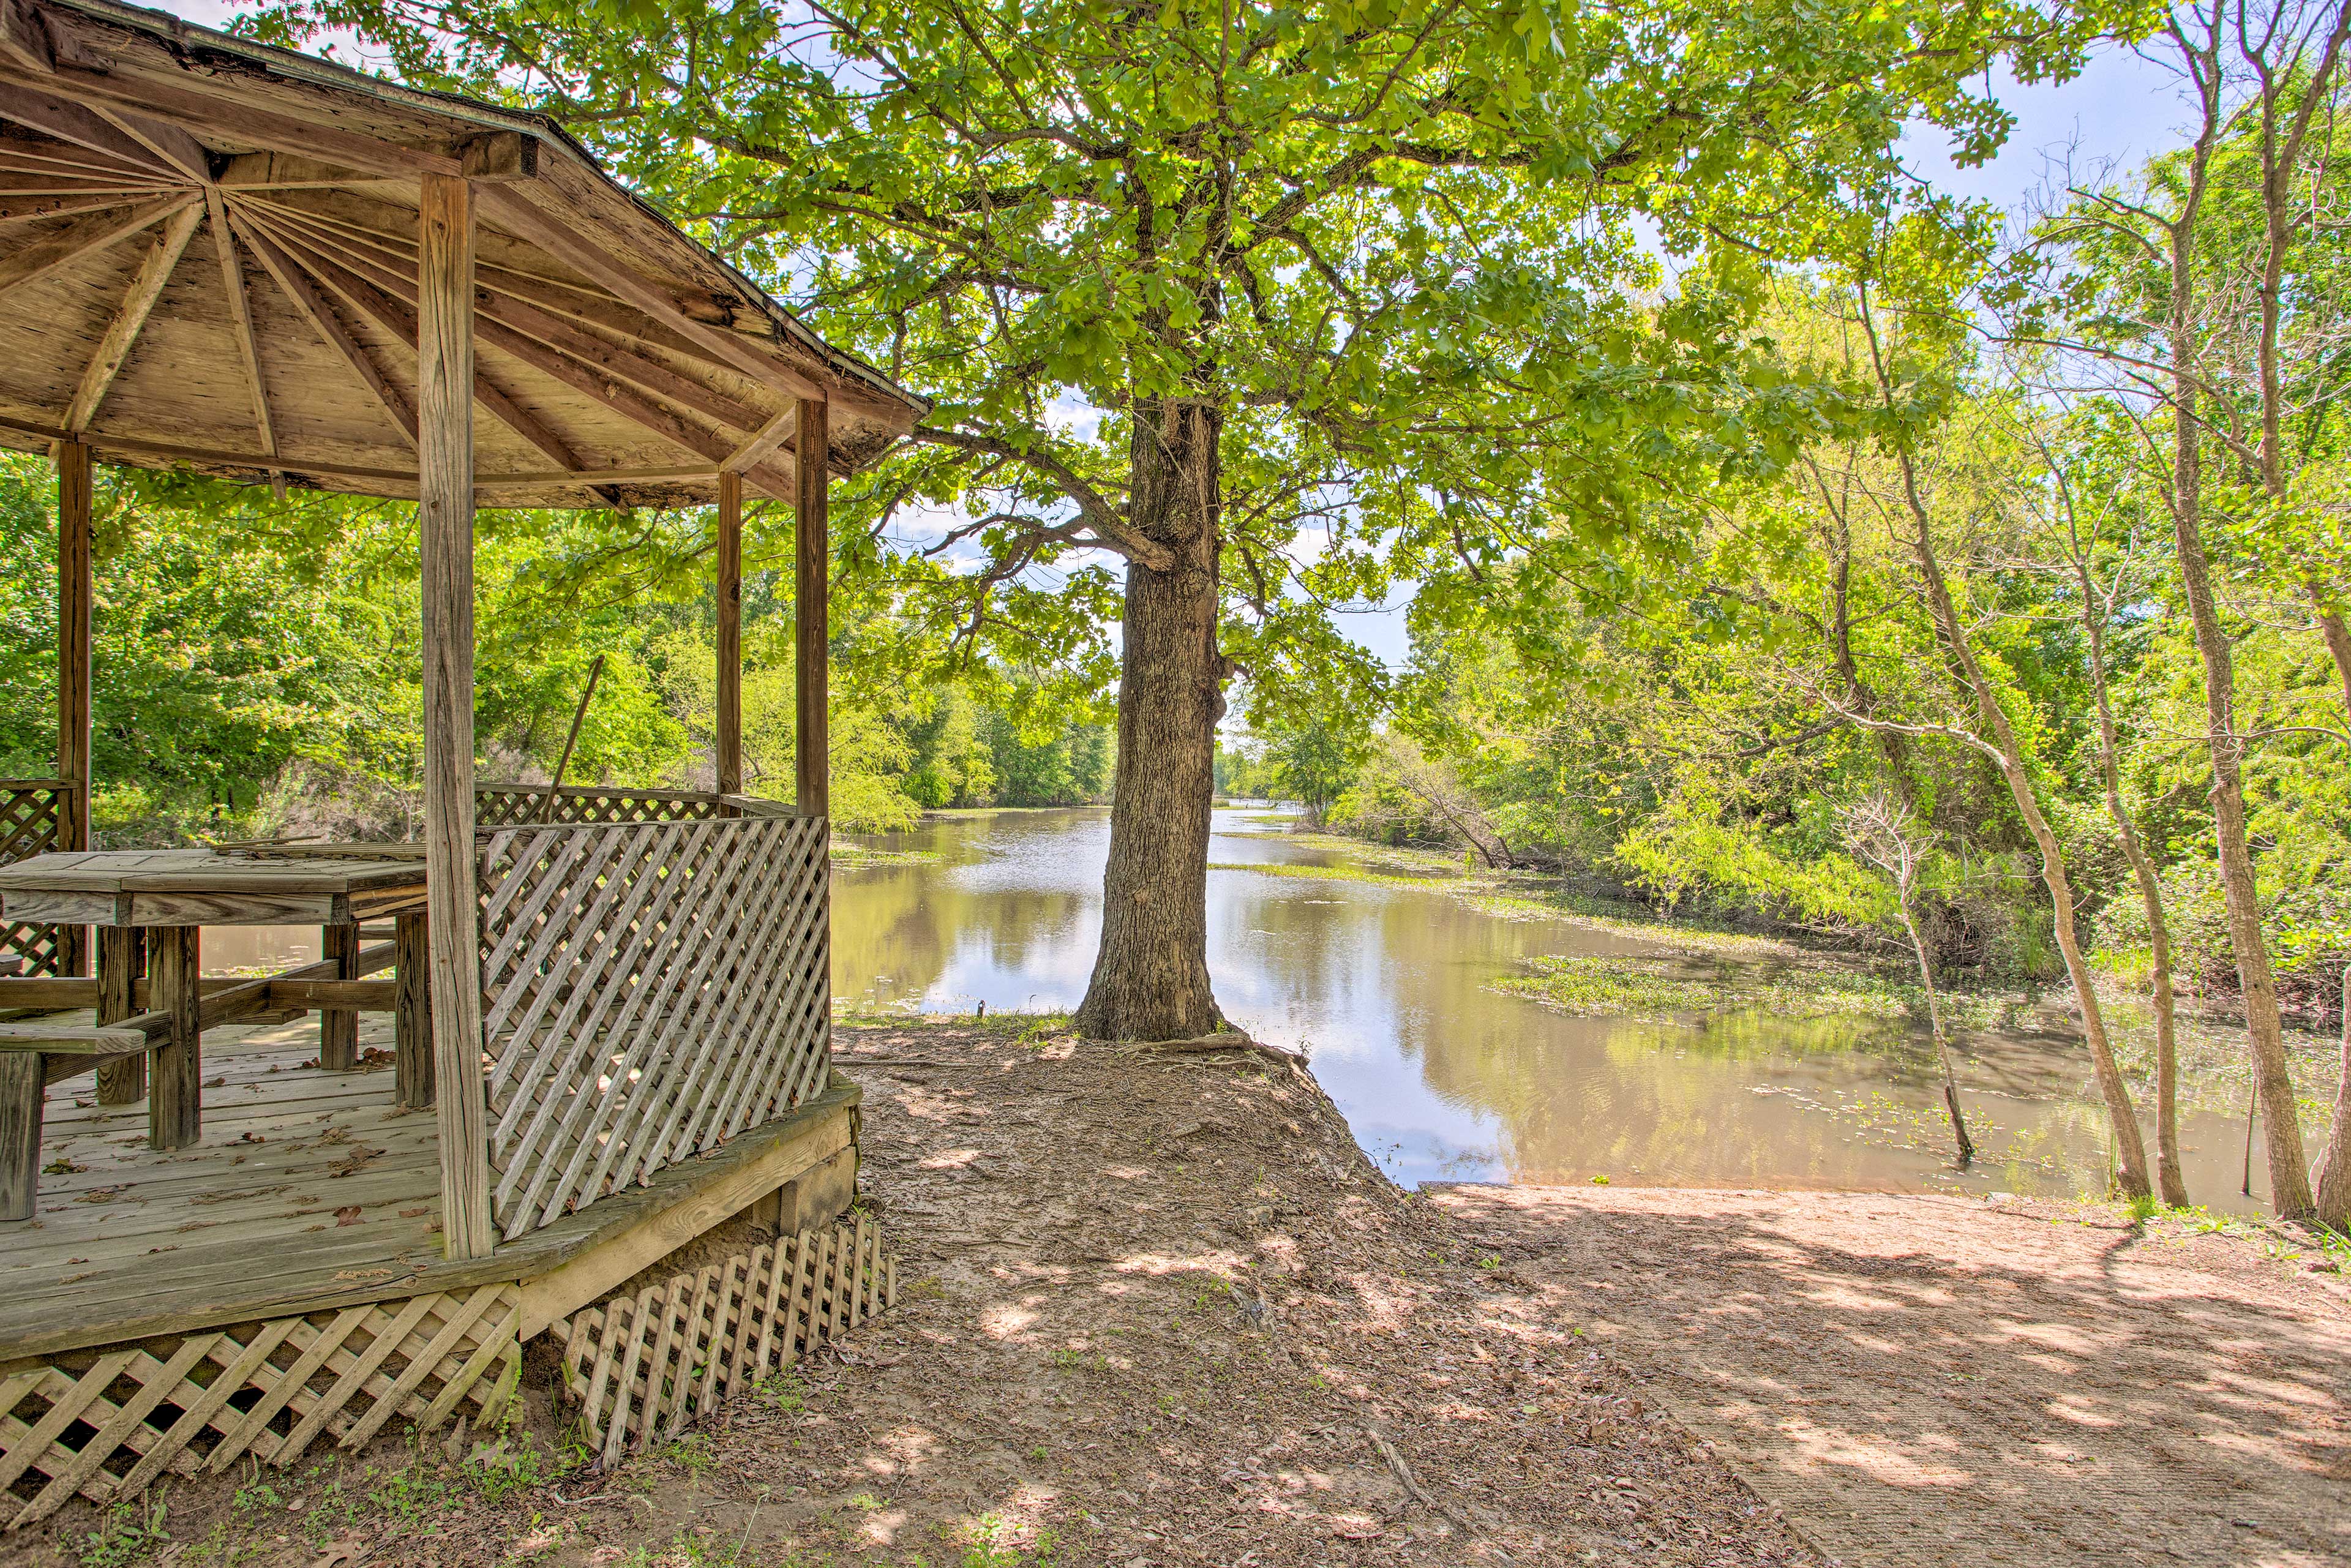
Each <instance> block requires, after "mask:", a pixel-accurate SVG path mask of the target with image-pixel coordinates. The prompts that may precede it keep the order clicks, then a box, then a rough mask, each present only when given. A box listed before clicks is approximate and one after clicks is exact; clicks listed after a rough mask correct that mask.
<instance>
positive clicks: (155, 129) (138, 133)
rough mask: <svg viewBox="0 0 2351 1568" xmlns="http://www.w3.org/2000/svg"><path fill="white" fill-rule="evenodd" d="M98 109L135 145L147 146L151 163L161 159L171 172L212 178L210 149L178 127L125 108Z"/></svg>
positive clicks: (191, 178) (189, 177) (190, 176)
mask: <svg viewBox="0 0 2351 1568" xmlns="http://www.w3.org/2000/svg"><path fill="white" fill-rule="evenodd" d="M97 112H98V113H99V114H100V115H103V116H104V117H105V118H106V120H108V121H109V122H110V124H112V125H113V126H114V128H115V129H116V130H118V131H121V132H122V133H123V134H124V135H125V136H128V137H130V138H131V141H133V142H135V143H136V144H137V145H139V146H141V147H143V148H145V149H147V151H148V152H149V154H150V155H151V156H150V159H149V161H150V162H153V161H156V160H161V161H162V163H163V165H164V166H165V167H166V168H168V169H170V170H171V171H172V172H173V173H175V174H179V175H182V176H184V177H185V178H187V179H190V180H203V181H209V180H211V179H212V177H213V155H212V153H211V152H210V151H209V150H208V149H206V147H205V146H204V143H203V142H201V141H197V140H196V139H195V138H194V137H193V136H191V135H189V134H188V133H187V132H186V131H183V130H181V129H180V128H179V127H178V126H176V125H170V124H166V123H165V122H164V121H162V120H150V119H148V118H147V117H146V116H145V115H143V114H137V113H134V112H132V111H131V110H127V109H100V110H98V111H97Z"/></svg>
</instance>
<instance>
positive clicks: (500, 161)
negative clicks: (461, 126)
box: [456, 131, 538, 185]
mask: <svg viewBox="0 0 2351 1568" xmlns="http://www.w3.org/2000/svg"><path fill="white" fill-rule="evenodd" d="M456 152H457V161H458V162H459V163H461V164H463V165H464V167H465V178H466V179H468V180H471V181H472V182H473V183H475V185H500V184H506V183H510V182H513V181H516V180H536V179H537V178H538V137H536V136H529V135H526V134H524V133H523V132H522V131H484V132H482V133H481V134H480V135H478V136H474V137H470V138H468V139H467V140H466V141H464V142H462V143H460V144H459V145H458V147H457V149H456Z"/></svg>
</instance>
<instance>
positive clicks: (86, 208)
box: [0, 191, 147, 224]
mask: <svg viewBox="0 0 2351 1568" xmlns="http://www.w3.org/2000/svg"><path fill="white" fill-rule="evenodd" d="M145 194H147V193H146V192H143V191H142V192H139V193H136V194H133V195H125V194H123V193H120V192H119V191H101V192H99V193H96V194H91V195H79V194H77V195H71V196H22V197H18V196H0V224H37V223H39V222H41V221H42V220H44V219H47V218H62V217H66V216H68V215H69V214H74V213H87V212H93V211H96V210H98V209H99V208H102V207H127V206H129V205H131V203H132V202H134V201H136V200H138V199H139V197H140V196H142V195H145Z"/></svg>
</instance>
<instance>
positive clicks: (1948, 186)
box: [163, 0, 2187, 667]
mask: <svg viewBox="0 0 2351 1568" xmlns="http://www.w3.org/2000/svg"><path fill="white" fill-rule="evenodd" d="M248 3H249V0H248ZM163 8H164V9H168V10H172V11H173V12H175V13H176V14H177V15H179V16H183V17H185V18H186V19H187V20H189V21H192V22H195V23H199V24H202V25H204V26H223V25H224V24H225V23H226V21H227V20H228V18H229V17H230V16H232V15H233V14H234V13H235V11H236V10H238V9H239V8H240V7H239V5H236V4H233V3H227V0H177V3H176V4H173V3H171V0H166V3H165V5H164V6H163ZM1993 94H1994V96H1995V98H1996V99H1998V100H1999V102H2000V103H2001V106H2002V107H2004V108H2005V109H2007V110H2009V112H2010V113H2011V114H2013V115H2014V116H2015V117H2016V127H2015V129H2014V130H2013V131H2011V132H2010V134H2009V138H2008V141H2007V142H2006V144H2005V145H2004V146H2003V147H2002V148H2001V152H2000V154H1999V155H1998V156H1997V157H1995V158H1993V159H1992V160H1991V161H1990V162H1987V163H1984V164H1982V165H1980V166H1979V167H1976V168H1972V169H1962V168H1959V167H1957V166H1956V165H1954V164H1953V163H1952V162H1951V161H1950V159H1949V156H1948V155H1947V150H1946V147H1945V146H1944V145H1943V144H1942V143H1941V138H1940V134H1939V133H1938V132H1932V131H1929V132H1928V133H1927V134H1925V135H1919V134H1917V133H1914V134H1913V135H1912V136H1911V137H1910V138H1909V139H1908V140H1907V141H1906V142H1905V144H1904V153H1905V155H1906V157H1907V159H1908V161H1909V163H1910V166H1911V167H1912V168H1913V169H1914V170H1915V171H1916V172H1917V173H1919V174H1920V175H1921V176H1923V177H1925V178H1927V179H1929V180H1931V181H1933V182H1934V183H1936V184H1937V185H1938V186H1940V187H1941V188H1943V189H1945V190H1947V191H1949V192H1951V193H1955V194H1958V195H1961V196H1967V197H1971V198H1979V199H1981V200H1985V201H1990V202H1994V203H1997V204H1999V205H2000V206H2001V207H2002V208H2004V209H2010V210H2013V209H2015V208H2017V207H2019V206H2021V205H2023V204H2027V203H2028V202H2030V201H2031V199H2032V197H2033V196H2034V195H2035V194H2036V193H2040V192H2042V191H2043V190H2044V189H2046V188H2048V187H2049V186H2050V184H2051V183H2053V181H2055V182H2062V180H2063V178H2064V168H2065V167H2066V165H2067V163H2068V162H2069V161H2070V162H2071V164H2072V166H2073V167H2074V168H2075V169H2076V170H2085V171H2086V170H2090V169H2095V168H2097V167H2099V166H2100V165H2102V164H2103V165H2109V166H2128V165H2130V164H2133V163H2137V162H2139V161H2141V160H2143V159H2145V158H2147V156H2148V155H2150V154H2151V153H2154V152H2159V151H2161V150H2163V149H2164V148H2167V147H2171V146H2175V145H2177V144H2179V141H2181V140H2182V138H2181V136H2180V134H2179V128H2180V125H2181V123H2182V121H2183V120H2184V118H2185V116H2186V114H2187V105H2186V104H2185V103H2184V102H2183V100H2182V99H2180V97H2179V89H2178V83H2177V81H2176V80H2175V78H2173V77H2172V75H2171V74H2170V73H2169V72H2168V71H2167V70H2166V69H2164V68H2162V66H2160V65H2159V64H2157V63H2154V62H2151V61H2149V60H2148V59H2147V58H2145V57H2142V56H2140V55H2139V54H2137V53H2136V52H2134V51H2132V50H2128V49H2118V48H2109V49H2105V50H2103V51H2101V52H2100V53H2098V54H2096V55H2095V56H2093V57H2091V59H2090V61H2089V63H2088V65H2087V66H2086V68H2085V69H2084V70H2083V72H2082V74H2081V75H2079V76H2077V77H2075V78H2074V79H2073V80H2071V81H2069V82H2065V83H2062V84H2045V83H2044V84H2039V85H2033V86H2026V85H2023V84H2021V83H2019V82H2017V81H2016V80H2015V79H2014V78H2011V77H2008V76H2007V75H2006V74H2005V73H1998V74H1996V75H1995V78H1994V83H1993ZM1404 604H1405V599H1404V597H1402V596H1399V597H1397V598H1396V599H1395V600H1393V601H1391V602H1390V603H1389V604H1387V605H1385V606H1383V607H1381V608H1378V609H1374V610H1367V611H1361V612H1353V613H1347V614H1342V615H1341V616H1340V617H1339V625H1340V629H1341V631H1342V632H1344V633H1345V634H1346V635H1348V636H1349V637H1352V638H1353V640H1354V641H1355V642H1357V643H1361V644H1362V645H1363V646H1364V647H1365V648H1366V649H1368V650H1370V651H1371V652H1372V653H1374V654H1375V655H1377V656H1378V657H1379V658H1380V659H1381V660H1382V661H1383V662H1384V663H1386V664H1389V665H1390V666H1391V667H1395V666H1401V665H1402V664H1404V663H1405V660H1406V659H1407V658H1408V657H1409V656H1410V654H1411V652H1412V648H1411V640H1410V638H1409V636H1408V634H1407V633H1406V632H1405V618H1404Z"/></svg>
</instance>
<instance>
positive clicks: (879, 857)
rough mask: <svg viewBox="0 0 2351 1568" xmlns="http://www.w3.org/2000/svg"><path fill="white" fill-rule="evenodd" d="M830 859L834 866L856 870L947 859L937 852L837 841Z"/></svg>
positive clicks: (933, 863) (920, 863) (932, 862)
mask: <svg viewBox="0 0 2351 1568" xmlns="http://www.w3.org/2000/svg"><path fill="white" fill-rule="evenodd" d="M830 858H831V862H832V863H833V864H834V865H837V866H848V867H850V868H852V869H854V868H856V867H858V866H869V865H935V864H936V863H937V862H940V861H942V860H944V859H945V858H946V857H945V856H944V855H942V854H940V853H939V852H938V851H936V850H877V849H873V848H872V847H870V846H868V845H865V844H851V843H843V842H841V841H840V840H839V839H835V840H834V841H832V852H831V857H830Z"/></svg>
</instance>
